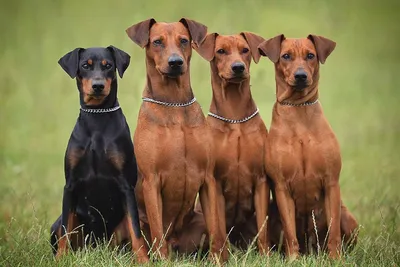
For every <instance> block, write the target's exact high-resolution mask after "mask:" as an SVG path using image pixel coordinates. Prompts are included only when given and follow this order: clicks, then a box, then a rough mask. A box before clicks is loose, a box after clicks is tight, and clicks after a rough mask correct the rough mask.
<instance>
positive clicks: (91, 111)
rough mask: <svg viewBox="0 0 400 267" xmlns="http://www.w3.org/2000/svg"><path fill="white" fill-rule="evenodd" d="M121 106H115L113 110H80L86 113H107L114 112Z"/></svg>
mask: <svg viewBox="0 0 400 267" xmlns="http://www.w3.org/2000/svg"><path fill="white" fill-rule="evenodd" d="M120 108H121V106H116V107H113V108H82V107H81V110H82V111H84V112H87V113H109V112H114V111H116V110H118V109H120Z"/></svg>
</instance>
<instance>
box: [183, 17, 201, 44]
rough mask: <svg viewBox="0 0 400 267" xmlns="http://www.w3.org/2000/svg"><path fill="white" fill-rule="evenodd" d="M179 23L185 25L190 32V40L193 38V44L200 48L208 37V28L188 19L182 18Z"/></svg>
mask: <svg viewBox="0 0 400 267" xmlns="http://www.w3.org/2000/svg"><path fill="white" fill-rule="evenodd" d="M179 22H180V23H182V24H183V25H185V27H186V28H187V29H188V30H189V33H190V38H192V41H193V43H194V44H195V45H197V46H199V45H200V44H201V43H202V42H203V40H204V38H205V37H206V34H207V26H206V25H203V24H201V23H199V22H197V21H194V20H191V19H187V18H181V19H180V20H179Z"/></svg>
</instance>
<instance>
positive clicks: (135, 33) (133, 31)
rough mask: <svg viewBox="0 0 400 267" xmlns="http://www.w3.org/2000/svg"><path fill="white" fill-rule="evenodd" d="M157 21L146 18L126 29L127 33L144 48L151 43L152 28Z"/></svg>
mask: <svg viewBox="0 0 400 267" xmlns="http://www.w3.org/2000/svg"><path fill="white" fill-rule="evenodd" d="M155 23H156V20H155V19H153V18H151V19H148V20H144V21H142V22H139V23H137V24H135V25H132V26H131V27H129V28H128V29H126V33H127V34H128V36H129V38H131V39H132V41H133V42H135V43H136V44H137V45H138V46H140V47H141V48H143V47H145V46H147V44H148V43H149V35H150V28H151V27H152V26H153V25H154V24H155Z"/></svg>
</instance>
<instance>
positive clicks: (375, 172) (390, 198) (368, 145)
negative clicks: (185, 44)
mask: <svg viewBox="0 0 400 267" xmlns="http://www.w3.org/2000/svg"><path fill="white" fill-rule="evenodd" d="M0 6H1V10H0V30H1V31H0V32H1V36H0V37H1V40H0V62H1V65H0V81H1V85H0V93H1V94H0V247H1V246H3V250H1V249H0V252H1V251H4V247H7V246H12V243H13V242H14V241H13V240H14V237H13V235H14V234H17V233H19V234H21V233H22V234H23V233H25V232H27V231H29V229H31V227H32V222H36V223H37V224H38V225H41V226H43V227H44V229H48V227H49V226H50V224H51V223H52V222H53V221H54V220H55V219H56V217H57V216H58V214H59V213H60V211H61V199H62V190H63V185H64V173H63V156H64V151H65V148H66V145H67V141H68V138H69V136H70V133H71V131H72V129H73V126H74V124H75V121H76V118H77V115H78V112H79V99H78V92H77V89H76V85H75V82H74V81H73V80H71V79H70V78H69V76H68V75H67V74H66V73H65V72H64V71H63V70H62V69H61V67H60V66H59V65H58V64H57V61H58V59H59V58H60V57H61V56H63V55H64V54H65V53H67V52H69V51H70V50H72V49H74V48H75V47H90V46H108V45H111V44H112V45H114V46H116V47H118V48H120V49H123V50H124V51H126V52H128V53H129V54H130V55H131V57H132V58H131V65H130V67H129V68H128V70H127V72H126V74H125V77H124V78H123V79H122V80H121V81H120V82H119V100H120V103H121V105H122V107H123V110H124V113H125V116H126V117H127V120H128V123H129V125H130V127H131V131H132V132H133V131H134V129H135V125H136V119H137V114H138V110H139V106H140V103H141V93H142V89H143V87H144V83H145V66H144V51H143V50H141V49H140V48H139V47H138V46H136V45H135V44H134V43H133V42H132V41H131V40H130V39H129V38H128V37H127V35H126V34H125V29H126V28H127V27H129V26H130V25H132V24H134V23H137V22H139V21H141V20H145V19H147V18H149V17H154V18H155V19H156V20H158V21H177V20H179V19H180V18H181V17H188V18H191V19H194V20H197V21H199V22H202V23H204V24H205V25H207V26H208V29H209V31H210V32H219V33H221V34H233V33H238V32H240V31H251V32H255V33H258V34H260V35H261V36H263V37H264V38H270V37H273V36H276V35H277V34H280V33H284V34H285V35H286V36H287V37H306V36H307V35H308V34H309V33H314V34H318V35H322V36H325V37H327V38H330V39H332V40H334V41H336V42H337V47H336V50H335V51H334V52H333V53H332V55H331V56H330V57H329V58H328V60H327V62H326V63H325V65H323V66H322V68H321V79H320V95H321V97H320V99H321V102H322V105H323V108H324V111H325V114H326V116H327V118H328V120H329V121H330V123H331V125H332V127H333V129H334V131H335V132H336V135H337V137H338V139H339V142H340V144H341V149H342V158H343V170H342V175H341V190H342V196H343V199H344V201H345V203H346V204H347V206H348V207H349V208H350V209H351V211H352V212H353V213H354V214H355V215H356V217H357V219H358V220H359V222H360V224H361V225H362V226H363V229H362V234H363V235H365V236H374V235H378V234H379V232H380V231H381V229H382V226H383V227H391V232H392V233H393V237H394V238H395V240H397V242H398V241H399V239H400V233H399V232H400V226H399V225H400V224H399V223H398V220H399V203H400V202H399V200H400V194H399V186H400V177H399V175H400V118H399V116H400V104H399V101H400V82H399V74H398V72H399V67H398V66H399V55H398V54H399V53H398V51H399V50H398V47H399V42H398V40H399V38H398V37H399V36H400V27H399V25H400V23H399V19H398V17H399V12H400V2H399V1H383V0H382V1H343V0H338V1H330V0H302V1H295V0H292V1H291V0H273V1H266V0H264V1H263V0H259V1H251V0H250V1H238V0H221V1H211V0H203V1H188V0H173V1H127V0H115V1H98V0H97V1H94V0H87V1H78V0H68V1H66V0H59V1H55V0H42V1H32V0H26V1H23V0H16V1H2V3H1V5H0ZM193 54H194V55H193V57H192V63H191V73H192V75H191V76H192V87H193V90H194V92H195V95H196V97H197V98H198V100H199V102H200V103H201V105H202V106H203V111H204V112H206V111H207V110H208V107H209V103H210V98H211V88H210V75H209V72H210V71H209V64H208V63H207V62H206V61H204V60H203V59H202V58H201V57H200V56H199V55H197V54H196V53H195V52H193ZM251 84H252V87H251V88H252V92H253V97H254V98H255V100H256V103H257V104H258V106H259V108H260V110H261V115H262V117H263V119H264V121H265V123H266V125H267V126H269V125H270V121H271V109H272V105H273V103H274V101H275V80H274V71H273V64H272V63H271V62H270V61H269V60H267V59H266V58H262V60H261V61H260V63H259V64H258V65H255V64H254V63H253V64H252V67H251Z"/></svg>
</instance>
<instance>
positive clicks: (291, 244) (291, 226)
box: [275, 182, 299, 261]
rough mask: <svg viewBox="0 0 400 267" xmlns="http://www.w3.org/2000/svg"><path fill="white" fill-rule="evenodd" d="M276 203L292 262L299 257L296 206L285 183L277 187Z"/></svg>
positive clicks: (286, 246) (287, 253)
mask: <svg viewBox="0 0 400 267" xmlns="http://www.w3.org/2000/svg"><path fill="white" fill-rule="evenodd" d="M275 195H276V202H277V204H278V210H279V213H280V215H281V221H282V226H283V233H284V236H285V239H286V242H285V248H286V255H287V256H288V257H289V259H290V260H291V261H292V260H294V259H296V258H297V257H298V255H299V242H298V240H297V236H296V218H295V216H296V215H295V205H294V201H293V198H292V196H291V195H290V193H289V190H288V188H287V187H286V184H285V183H284V182H281V183H276V185H275Z"/></svg>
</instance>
